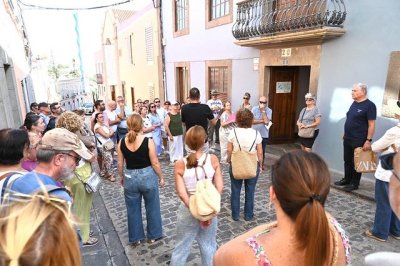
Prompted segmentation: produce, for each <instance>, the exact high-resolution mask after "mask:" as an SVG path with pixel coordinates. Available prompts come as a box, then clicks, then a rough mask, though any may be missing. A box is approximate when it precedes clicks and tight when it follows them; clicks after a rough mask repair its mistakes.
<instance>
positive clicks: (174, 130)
mask: <svg viewBox="0 0 400 266" xmlns="http://www.w3.org/2000/svg"><path fill="white" fill-rule="evenodd" d="M168 115H169V118H170V123H169V131H171V134H172V136H179V135H183V128H182V119H181V115H180V114H176V115H173V114H171V113H168Z"/></svg>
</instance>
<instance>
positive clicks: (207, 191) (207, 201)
mask: <svg viewBox="0 0 400 266" xmlns="http://www.w3.org/2000/svg"><path fill="white" fill-rule="evenodd" d="M207 156H208V154H207V155H206V157H205V159H204V161H203V164H202V165H200V166H198V167H201V168H202V169H203V171H204V168H203V166H204V164H205V162H206V160H207ZM195 174H196V179H197V183H196V192H195V193H194V194H193V195H192V196H190V198H189V210H190V213H191V214H192V216H193V217H194V218H196V219H197V220H200V221H208V220H210V219H211V218H212V217H214V216H215V215H217V214H218V213H219V212H220V210H221V194H219V192H218V190H217V189H216V188H215V186H214V184H213V183H212V181H211V179H209V178H208V177H207V174H206V172H205V171H204V175H205V179H203V180H199V178H198V176H197V168H196V169H195Z"/></svg>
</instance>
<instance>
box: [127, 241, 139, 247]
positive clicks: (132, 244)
mask: <svg viewBox="0 0 400 266" xmlns="http://www.w3.org/2000/svg"><path fill="white" fill-rule="evenodd" d="M140 244H142V242H141V241H140V240H139V241H136V242H133V243H130V244H129V246H130V247H131V248H135V247H137V246H139V245H140Z"/></svg>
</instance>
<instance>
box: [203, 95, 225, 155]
mask: <svg viewBox="0 0 400 266" xmlns="http://www.w3.org/2000/svg"><path fill="white" fill-rule="evenodd" d="M218 95H219V92H218V91H217V90H212V91H211V99H210V100H208V101H207V105H208V106H209V107H210V109H211V111H212V112H213V115H214V118H215V119H216V120H217V123H216V124H215V125H213V124H212V123H208V141H209V145H210V147H211V148H214V144H215V143H217V144H219V127H220V126H221V122H220V121H219V117H220V115H221V113H222V109H223V108H224V105H223V103H222V101H221V100H220V99H218ZM214 132H215V142H214Z"/></svg>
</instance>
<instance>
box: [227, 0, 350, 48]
mask: <svg viewBox="0 0 400 266" xmlns="http://www.w3.org/2000/svg"><path fill="white" fill-rule="evenodd" d="M237 5H238V8H237V17H236V22H235V24H234V25H233V27H232V34H233V36H234V37H235V38H236V39H238V40H244V39H250V38H254V37H264V36H271V35H277V34H281V33H287V32H296V31H306V30H312V29H317V28H322V27H342V25H343V22H344V21H345V19H346V6H345V4H344V1H343V0H248V1H242V2H240V3H238V4H237Z"/></svg>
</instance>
